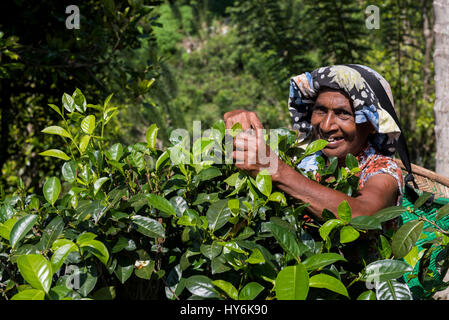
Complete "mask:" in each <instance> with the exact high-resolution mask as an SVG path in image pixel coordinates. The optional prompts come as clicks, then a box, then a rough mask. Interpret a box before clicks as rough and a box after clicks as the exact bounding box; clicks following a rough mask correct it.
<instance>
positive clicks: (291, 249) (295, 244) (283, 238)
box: [266, 222, 305, 261]
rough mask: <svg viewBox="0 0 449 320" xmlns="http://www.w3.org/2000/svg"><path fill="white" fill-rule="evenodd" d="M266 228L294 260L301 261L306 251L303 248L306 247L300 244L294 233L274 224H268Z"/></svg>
mask: <svg viewBox="0 0 449 320" xmlns="http://www.w3.org/2000/svg"><path fill="white" fill-rule="evenodd" d="M266 226H267V228H268V230H270V231H271V233H272V234H273V236H274V237H275V239H276V240H277V242H278V243H279V244H280V246H281V247H282V248H283V249H284V250H285V251H286V252H288V253H289V254H291V255H292V257H293V258H295V259H296V260H297V261H299V259H300V256H301V254H302V253H303V252H304V251H305V248H303V247H305V246H304V244H303V243H301V242H299V241H298V239H297V238H296V237H295V236H294V235H293V234H292V232H290V231H289V230H288V229H286V228H283V227H281V226H279V225H277V224H275V223H273V222H269V223H267V224H266ZM300 245H302V246H300Z"/></svg>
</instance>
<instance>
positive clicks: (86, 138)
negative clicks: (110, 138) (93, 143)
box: [79, 135, 91, 153]
mask: <svg viewBox="0 0 449 320" xmlns="http://www.w3.org/2000/svg"><path fill="white" fill-rule="evenodd" d="M90 138H91V136H89V135H84V136H83V137H82V138H81V141H80V145H79V148H80V151H81V153H84V151H86V149H87V147H88V146H89V141H90Z"/></svg>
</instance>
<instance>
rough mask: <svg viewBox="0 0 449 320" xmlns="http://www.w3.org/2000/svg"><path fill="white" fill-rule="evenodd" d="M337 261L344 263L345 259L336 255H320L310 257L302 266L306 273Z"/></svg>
mask: <svg viewBox="0 0 449 320" xmlns="http://www.w3.org/2000/svg"><path fill="white" fill-rule="evenodd" d="M337 261H344V262H346V259H345V258H343V257H342V256H341V255H339V254H337V253H320V254H317V255H313V256H310V257H309V258H307V259H306V260H304V261H303V262H302V264H303V265H304V266H305V267H306V269H307V271H313V270H317V269H320V268H323V267H325V266H328V265H330V264H333V263H335V262H337Z"/></svg>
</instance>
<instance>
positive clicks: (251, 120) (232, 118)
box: [223, 110, 263, 131]
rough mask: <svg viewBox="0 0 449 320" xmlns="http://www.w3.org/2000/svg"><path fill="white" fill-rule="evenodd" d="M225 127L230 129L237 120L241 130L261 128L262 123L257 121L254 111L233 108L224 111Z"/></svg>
mask: <svg viewBox="0 0 449 320" xmlns="http://www.w3.org/2000/svg"><path fill="white" fill-rule="evenodd" d="M223 119H224V122H225V124H226V129H231V128H232V126H233V125H234V124H236V123H237V122H239V123H240V124H241V125H242V129H243V131H245V130H248V129H251V128H253V129H263V126H262V123H261V122H260V121H259V118H258V117H257V115H256V113H255V112H252V111H246V110H233V111H230V112H226V113H225V114H224V116H223Z"/></svg>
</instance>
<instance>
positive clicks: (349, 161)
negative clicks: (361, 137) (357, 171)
mask: <svg viewBox="0 0 449 320" xmlns="http://www.w3.org/2000/svg"><path fill="white" fill-rule="evenodd" d="M345 164H346V167H348V169H349V170H352V169H354V168H358V166H359V162H358V160H357V158H356V157H354V156H353V155H352V154H350V153H348V154H347V155H346V159H345Z"/></svg>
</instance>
